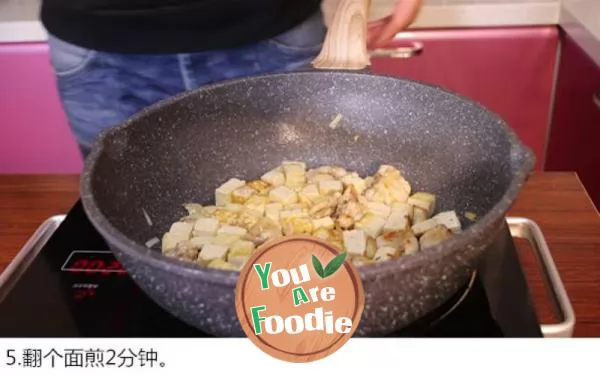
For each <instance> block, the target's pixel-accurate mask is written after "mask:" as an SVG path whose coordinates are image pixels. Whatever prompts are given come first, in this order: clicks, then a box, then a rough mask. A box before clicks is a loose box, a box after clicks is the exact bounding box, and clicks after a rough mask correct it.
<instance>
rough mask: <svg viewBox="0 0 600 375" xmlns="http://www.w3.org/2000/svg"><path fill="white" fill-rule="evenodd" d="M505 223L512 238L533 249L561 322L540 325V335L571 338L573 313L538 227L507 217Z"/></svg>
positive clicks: (573, 325) (516, 218)
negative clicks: (527, 243) (522, 241)
mask: <svg viewBox="0 0 600 375" xmlns="http://www.w3.org/2000/svg"><path fill="white" fill-rule="evenodd" d="M506 221H507V223H508V227H509V229H510V233H511V235H512V236H513V237H517V238H523V239H526V240H527V241H529V243H530V244H531V246H532V247H533V250H534V252H535V255H536V257H537V259H538V261H539V263H540V265H541V266H542V268H543V274H544V278H545V282H546V285H547V286H549V288H550V292H551V296H552V300H553V301H552V302H553V303H554V305H555V307H556V309H557V310H558V313H559V315H560V317H561V320H562V321H561V322H560V323H557V324H542V326H541V328H542V334H543V335H544V337H572V336H573V329H574V328H575V313H574V311H573V307H572V306H571V302H570V301H569V297H568V295H567V292H566V290H565V286H564V285H563V282H562V280H561V278H560V275H559V274H558V270H557V269H556V264H555V263H554V259H553V258H552V254H551V253H550V249H549V248H548V244H547V243H546V240H545V238H544V235H543V233H542V231H541V229H540V227H539V226H538V225H537V224H536V223H535V222H534V221H533V220H530V219H526V218H521V217H508V218H507V220H506Z"/></svg>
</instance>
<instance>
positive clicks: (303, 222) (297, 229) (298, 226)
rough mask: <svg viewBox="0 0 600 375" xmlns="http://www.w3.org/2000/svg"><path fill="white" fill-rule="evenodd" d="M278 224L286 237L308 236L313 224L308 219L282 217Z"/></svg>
mask: <svg viewBox="0 0 600 375" xmlns="http://www.w3.org/2000/svg"><path fill="white" fill-rule="evenodd" d="M280 222H281V229H282V231H283V234H284V235H286V236H292V235H296V234H298V235H309V234H311V233H312V231H313V223H312V220H311V219H310V218H309V217H285V218H283V217H282V218H281V221H280Z"/></svg>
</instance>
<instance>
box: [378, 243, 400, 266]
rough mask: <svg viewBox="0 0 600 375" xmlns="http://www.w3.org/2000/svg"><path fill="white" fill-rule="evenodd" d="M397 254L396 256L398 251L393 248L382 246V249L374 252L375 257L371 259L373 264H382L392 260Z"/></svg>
mask: <svg viewBox="0 0 600 375" xmlns="http://www.w3.org/2000/svg"><path fill="white" fill-rule="evenodd" d="M397 254H398V250H396V249H395V248H393V247H389V246H384V247H380V248H379V249H377V251H376V252H375V256H374V257H373V260H374V261H375V262H384V261H386V260H390V259H392V258H394V257H395V256H396V255H397Z"/></svg>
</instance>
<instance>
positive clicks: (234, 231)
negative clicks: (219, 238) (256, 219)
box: [217, 225, 248, 237]
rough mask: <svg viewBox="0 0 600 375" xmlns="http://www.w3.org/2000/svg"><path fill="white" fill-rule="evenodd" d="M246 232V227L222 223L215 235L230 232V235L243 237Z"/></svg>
mask: <svg viewBox="0 0 600 375" xmlns="http://www.w3.org/2000/svg"><path fill="white" fill-rule="evenodd" d="M246 233H248V231H247V230H246V229H244V228H242V227H237V226H233V225H222V226H221V227H220V228H219V230H217V235H219V234H230V235H232V236H238V237H243V236H245V235H246Z"/></svg>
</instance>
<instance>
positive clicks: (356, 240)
mask: <svg viewBox="0 0 600 375" xmlns="http://www.w3.org/2000/svg"><path fill="white" fill-rule="evenodd" d="M342 239H343V244H344V248H345V249H346V251H347V252H348V254H352V255H360V256H363V255H365V250H366V249H367V235H366V234H365V232H364V231H362V230H360V229H353V230H347V231H344V232H343V233H342Z"/></svg>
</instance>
